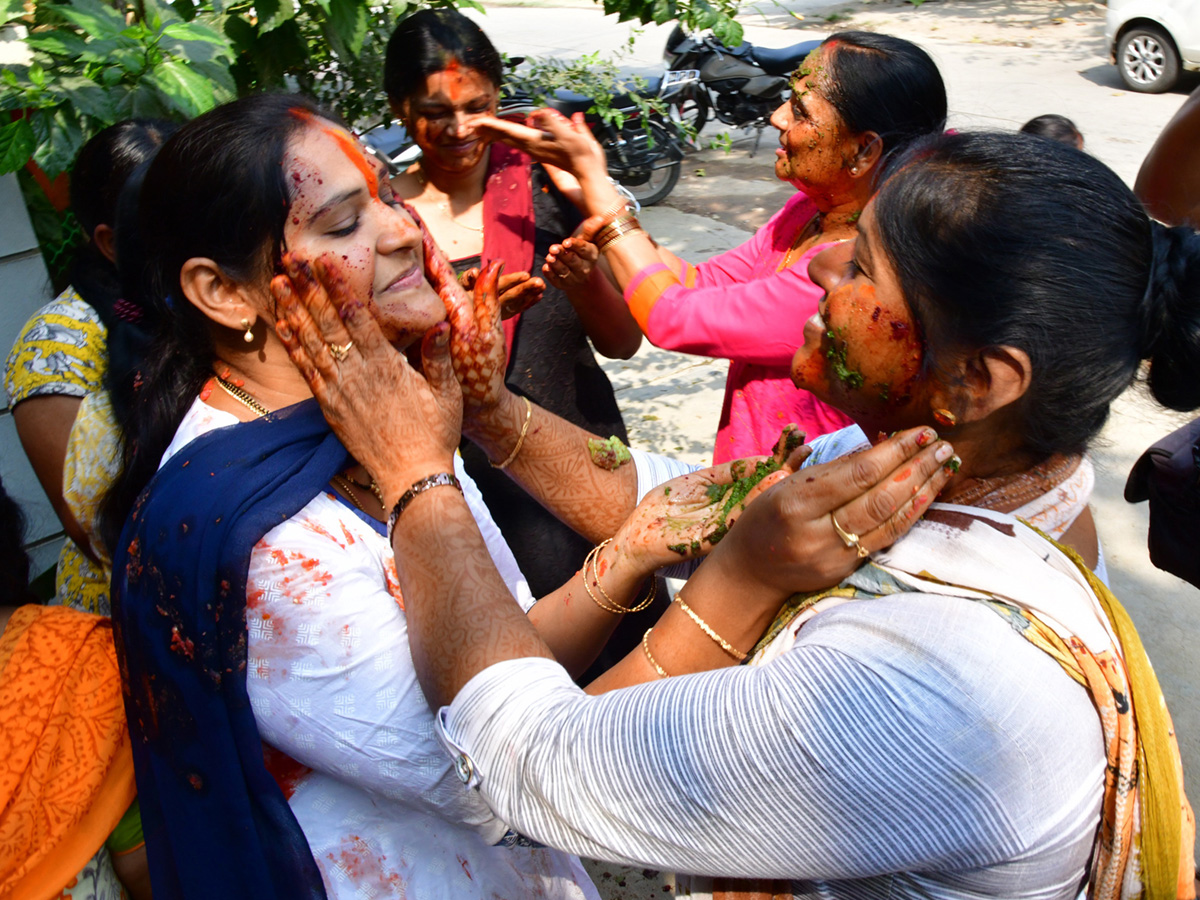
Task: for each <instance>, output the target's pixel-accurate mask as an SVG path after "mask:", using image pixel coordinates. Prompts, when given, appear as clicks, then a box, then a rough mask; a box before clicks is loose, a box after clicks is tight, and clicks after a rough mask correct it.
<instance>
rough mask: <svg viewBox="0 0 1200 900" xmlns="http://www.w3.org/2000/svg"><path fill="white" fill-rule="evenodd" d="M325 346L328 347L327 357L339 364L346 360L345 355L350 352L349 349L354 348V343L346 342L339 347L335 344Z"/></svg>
mask: <svg viewBox="0 0 1200 900" xmlns="http://www.w3.org/2000/svg"><path fill="white" fill-rule="evenodd" d="M327 346H328V347H329V355H330V356H332V357H333V358H334V361H335V362H341V361H342V360H343V359H345V358H346V354H348V353H349V352H350V348H351V347H353V346H354V341H347V342H346V343H344V344H342V346H340V347H339V346H338V345H337V344H329V345H327Z"/></svg>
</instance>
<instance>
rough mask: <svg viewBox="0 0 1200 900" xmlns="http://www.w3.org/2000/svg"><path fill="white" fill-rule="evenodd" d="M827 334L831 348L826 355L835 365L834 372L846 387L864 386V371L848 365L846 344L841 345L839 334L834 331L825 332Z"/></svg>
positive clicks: (855, 388)
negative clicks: (839, 343)
mask: <svg viewBox="0 0 1200 900" xmlns="http://www.w3.org/2000/svg"><path fill="white" fill-rule="evenodd" d="M825 336H826V337H827V338H829V349H828V350H826V351H825V356H826V357H828V359H829V362H830V363H831V364H832V366H833V374H834V375H836V376H837V378H838V380H840V381H842V382H844V383H845V385H846V387H848V388H851V389H852V390H858V389H859V388H860V387H862V386H863V377H862V372H858V371H856V370H854V369H851V368H850V367H849V366H848V365H846V344H845V343H844V342H843V343H842V344H841V345H840V346H839V345H838V338H837V335H836V334H834V333H833V332H832V331H827V332H825Z"/></svg>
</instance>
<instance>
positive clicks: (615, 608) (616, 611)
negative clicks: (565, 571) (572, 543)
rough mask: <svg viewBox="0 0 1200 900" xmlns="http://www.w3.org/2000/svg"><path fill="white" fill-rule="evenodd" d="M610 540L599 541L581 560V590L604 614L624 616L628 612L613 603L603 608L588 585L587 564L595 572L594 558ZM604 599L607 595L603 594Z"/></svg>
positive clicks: (598, 577) (597, 583)
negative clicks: (586, 593)
mask: <svg viewBox="0 0 1200 900" xmlns="http://www.w3.org/2000/svg"><path fill="white" fill-rule="evenodd" d="M611 540H612V538H608V539H607V540H604V541H601V542H600V543H599V544H597V545H596V546H595V547H593V548H592V549H591V550H589V551H588V555H587V556H585V557H584V558H583V568H582V569H581V570H580V574H581V575H582V576H583V588H584V590H586V591H587V592H588V596H589V597H591V598H592V602H593V603H595V604H596V605H597V606H598V607H600V608H601V609H602V610H604V611H605V612H608V613H612V614H613V615H615V616H621V615H624V614H625V613H626V612H628V610H626V609H625V607H623V606H617V605H616V604H615V603H612V601H611V600H610V601H609V603H610V604H611V605H610V606H605V605H604V601H603V600H601V599H600V598H599V597H597V596H596V595H595V594H594V593H593V592H592V586H591V585H590V584H588V563H589V562H590V563H591V564H592V569H593V571H595V569H596V562H595V559H596V557H597V556H599V555H600V551H601V550H603V549H604V545H605V544H607V543H608V542H609V541H611ZM596 587H600V576H599V574H597V575H596ZM600 593H602V594H604V591H603V590H601V591H600ZM604 597H605V599H607V598H608V594H604Z"/></svg>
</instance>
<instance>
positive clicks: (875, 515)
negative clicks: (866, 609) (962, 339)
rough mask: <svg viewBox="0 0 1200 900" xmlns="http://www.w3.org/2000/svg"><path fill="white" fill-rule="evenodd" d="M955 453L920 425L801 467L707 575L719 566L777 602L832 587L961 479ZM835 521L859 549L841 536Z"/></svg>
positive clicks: (726, 544)
mask: <svg viewBox="0 0 1200 900" xmlns="http://www.w3.org/2000/svg"><path fill="white" fill-rule="evenodd" d="M952 455H953V448H951V446H950V445H949V444H947V443H946V442H944V441H939V440H938V439H937V436H936V434H934V432H933V431H932V430H930V429H928V428H918V429H913V430H910V431H905V432H901V433H899V434H897V435H896V436H894V437H892V438H889V439H888V440H886V441H884V442H883V443H881V444H879V445H877V446H875V447H872V448H870V449H868V450H864V451H862V452H860V453H855V454H852V455H850V456H846V457H843V458H841V459H837V460H834V461H833V462H830V463H825V464H823V465H819V466H812V467H810V468H806V469H800V470H799V471H798V472H796V473H795V474H794V475H790V476H787V477H784V478H782V479H781V480H780V481H779V482H778V483H776V484H775V485H774V486H773V487H772V488H771V489H770V490H768V491H766V492H765V493H764V494H763V495H762V497H761V498H760V499H759V500H758V501H757V502H756V503H754V504H753V505H752V506H750V507H748V508H747V509H746V511H745V513H744V514H743V516H742V518H741V520H740V521H739V522H738V525H737V527H736V528H734V529H732V530H731V531H730V532H729V534H728V535H727V536H726V538H725V540H724V541H722V542H721V544H720V546H719V547H717V548H716V550H714V551H713V554H712V556H711V557H710V559H709V560H708V561H706V562H705V565H704V566H702V567H701V571H704V570H705V569H708V568H709V567H710V566H711V567H712V568H713V569H714V570H717V569H721V570H723V571H724V572H725V574H726V577H727V578H729V579H733V580H735V581H742V582H751V583H755V584H757V585H758V586H759V587H760V588H761V589H762V592H761V593H762V594H763V596H765V597H767V598H769V600H770V601H771V602H776V601H777V602H782V601H783V600H784V599H786V598H787V597H788V596H789V595H791V594H793V593H797V592H801V591H814V590H821V589H824V588H828V587H832V586H834V585H836V584H838V583H839V582H841V581H842V579H844V578H845V577H846V576H847V575H849V574H850V573H851V572H853V571H854V570H855V569H856V568H858V566H859V565H860V564H861V563H862V561H863V558H864V555H865V554H866V553H870V552H873V551H875V550H882V549H884V548H886V547H889V546H891V544H892V543H894V542H895V541H896V540H897V538H899V537H900V536H901V535H903V534H904V533H905V532H906V531H908V529H909V528H911V527H912V526H913V525H914V524H915V523H916V522H917V520H918V519H919V518H920V517H921V515H922V514H923V513H924V512H925V510H926V509H928V507H929V504H930V503H932V502H933V501H934V499H935V498H936V497H937V494H938V492H939V491H940V490H941V489H942V488H943V487H944V486H945V484H946V482H947V481H949V479H950V477H951V475H952V474H953V473H952V472H951V470H950V468H948V467H947V463H948V461H949V460H950V458H951V456H952ZM832 517H836V519H837V523H838V525H839V526H840V527H841V528H842V530H843V531H844V532H846V534H847V535H848V536H849V537H851V538H852V537H855V536H856V537H857V538H858V544H857V545H855V544H853V543H852V542H848V541H847V540H846V539H843V538H842V537H841V536H839V535H838V533H837V531H836V530H835V528H834V525H833V518H832ZM860 548H861V550H860ZM699 574H700V573H697V575H699ZM708 574H709V575H710V576H711V575H714V574H717V573H716V572H715V571H714V572H710V573H708Z"/></svg>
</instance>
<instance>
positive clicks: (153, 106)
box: [116, 84, 178, 120]
mask: <svg viewBox="0 0 1200 900" xmlns="http://www.w3.org/2000/svg"><path fill="white" fill-rule="evenodd" d="M116 108H117V118H118V120H120V119H171V118H177V117H178V113H176V114H175V115H172V114H171V108H170V106H169V105H168V104H167V103H165V102H164V101H163V99H162V97H161V95H160V94H159V92H158V91H156V90H154V88H153V87H151V86H150V85H149V84H138V85H134V86H133V87H131V88H128V89H126V90H125V91H123V92H122V93H121V95H120V97H119V98H118V99H117V102H116Z"/></svg>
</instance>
